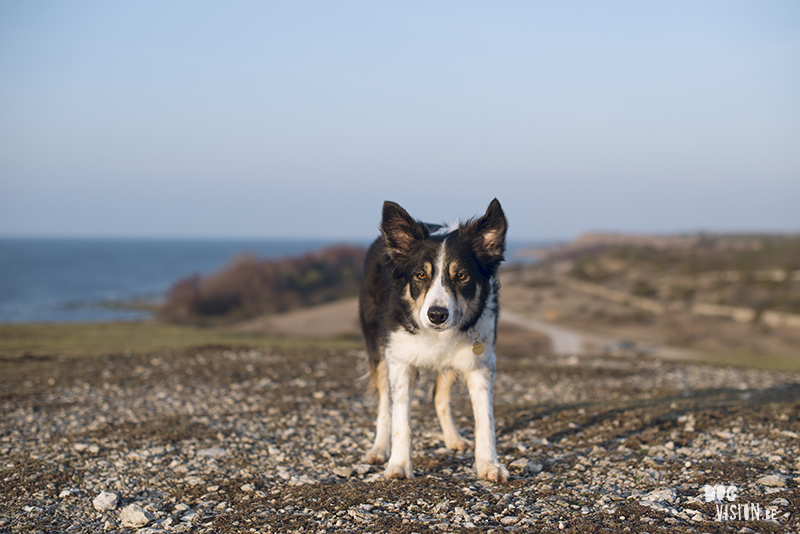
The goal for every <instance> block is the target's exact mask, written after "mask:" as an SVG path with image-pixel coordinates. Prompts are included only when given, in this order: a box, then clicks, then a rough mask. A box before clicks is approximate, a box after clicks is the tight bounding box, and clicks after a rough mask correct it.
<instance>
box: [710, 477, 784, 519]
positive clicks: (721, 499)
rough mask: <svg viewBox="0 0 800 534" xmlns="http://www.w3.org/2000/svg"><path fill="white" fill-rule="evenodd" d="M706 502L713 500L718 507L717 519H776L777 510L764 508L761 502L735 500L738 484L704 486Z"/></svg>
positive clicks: (737, 493)
mask: <svg viewBox="0 0 800 534" xmlns="http://www.w3.org/2000/svg"><path fill="white" fill-rule="evenodd" d="M703 494H704V497H705V501H706V502H713V503H714V504H715V506H716V508H717V517H716V519H717V521H761V520H764V521H769V520H774V519H775V511H774V510H768V509H766V508H762V507H761V505H760V504H759V503H753V502H735V501H736V498H737V497H738V496H739V490H738V488H737V487H736V486H726V485H724V484H717V485H716V486H703Z"/></svg>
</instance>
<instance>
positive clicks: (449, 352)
mask: <svg viewBox="0 0 800 534" xmlns="http://www.w3.org/2000/svg"><path fill="white" fill-rule="evenodd" d="M472 345H473V341H471V340H470V339H469V338H468V337H466V336H465V335H464V334H462V333H461V332H428V331H425V330H421V331H418V333H416V334H411V333H409V332H407V331H405V330H402V331H396V332H393V333H391V334H390V335H389V343H388V344H387V346H386V358H387V359H388V360H390V361H393V362H397V363H404V364H407V365H413V366H415V367H424V368H430V369H437V370H443V369H455V370H459V371H469V370H472V369H476V368H478V367H484V366H485V365H486V358H487V357H491V356H490V354H486V353H485V354H482V355H478V354H475V353H474V352H473V351H472ZM488 352H491V351H487V353H488Z"/></svg>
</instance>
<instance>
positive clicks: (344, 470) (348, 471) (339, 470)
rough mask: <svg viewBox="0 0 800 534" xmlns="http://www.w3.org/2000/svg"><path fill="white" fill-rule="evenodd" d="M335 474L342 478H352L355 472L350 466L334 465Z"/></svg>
mask: <svg viewBox="0 0 800 534" xmlns="http://www.w3.org/2000/svg"><path fill="white" fill-rule="evenodd" d="M333 474H334V475H336V476H339V477H342V478H350V475H352V474H353V469H352V468H350V467H334V468H333Z"/></svg>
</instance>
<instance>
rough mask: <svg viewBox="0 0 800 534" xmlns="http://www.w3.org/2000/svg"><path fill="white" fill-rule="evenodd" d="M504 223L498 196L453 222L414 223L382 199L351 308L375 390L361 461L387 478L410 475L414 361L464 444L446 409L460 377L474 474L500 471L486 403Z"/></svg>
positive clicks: (499, 475)
mask: <svg viewBox="0 0 800 534" xmlns="http://www.w3.org/2000/svg"><path fill="white" fill-rule="evenodd" d="M507 227H508V223H507V222H506V217H505V215H504V214H503V210H502V208H501V207H500V203H499V202H498V201H497V199H494V200H493V201H492V202H491V204H489V209H487V210H486V214H485V215H483V216H482V217H480V218H479V219H475V220H470V221H468V222H466V223H462V224H458V225H454V226H451V227H444V226H440V225H434V224H426V223H423V222H420V221H416V220H414V219H412V218H411V216H410V215H409V214H408V213H407V212H406V211H405V210H404V209H403V208H401V207H400V206H399V205H397V204H395V203H394V202H385V203H384V205H383V220H382V222H381V234H382V235H381V237H379V238H378V239H377V240H376V241H375V242H374V243H373V244H372V246H371V247H370V249H369V251H368V252H367V258H366V262H365V268H364V282H363V285H362V287H361V294H360V298H359V316H360V319H361V327H362V329H363V331H364V338H365V340H366V344H367V353H368V357H369V373H370V374H369V376H370V379H371V381H372V384H373V385H374V386H375V388H376V389H377V392H378V421H377V431H376V436H375V445H374V446H373V447H372V449H370V451H369V452H368V453H367V454H366V457H365V459H366V461H367V462H369V463H372V464H382V463H384V462H385V461H386V460H388V461H389V464H388V465H387V466H386V471H385V472H384V476H385V477H386V478H411V477H413V476H414V471H413V468H412V464H411V428H410V423H411V421H410V418H411V389H412V383H413V380H414V377H415V376H416V370H417V368H428V369H435V370H436V371H438V376H437V379H436V390H435V394H434V403H435V405H436V414H437V415H438V417H439V422H440V423H441V426H442V433H443V435H444V442H445V445H446V446H447V447H448V448H449V449H455V450H466V449H468V448H470V447H471V446H472V444H471V443H470V442H468V441H467V440H465V439H464V438H463V437H461V435H460V434H459V432H458V429H456V425H455V422H454V421H453V416H452V413H451V410H450V386H452V384H453V382H454V381H455V380H456V378H458V376H462V377H463V378H464V379H465V380H466V383H467V386H468V389H469V394H470V398H471V400H472V410H473V413H474V416H475V467H476V469H477V471H478V477H479V478H483V479H487V480H492V481H495V482H505V481H506V479H507V477H508V470H507V469H506V468H505V467H504V466H503V465H502V464H500V462H499V461H498V460H497V450H496V447H495V430H494V410H493V407H492V386H493V384H494V375H495V353H494V347H495V339H496V334H495V331H496V327H497V315H498V310H499V308H498V301H497V297H498V290H499V287H500V284H499V282H498V279H497V270H498V267H499V266H500V263H501V262H502V261H503V253H504V252H505V238H506V229H507ZM390 392H391V412H390V405H389V398H390ZM390 436H391V456H389V448H390Z"/></svg>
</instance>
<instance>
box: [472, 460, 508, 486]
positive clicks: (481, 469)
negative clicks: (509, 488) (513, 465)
mask: <svg viewBox="0 0 800 534" xmlns="http://www.w3.org/2000/svg"><path fill="white" fill-rule="evenodd" d="M477 467H478V478H480V479H483V480H489V481H491V482H497V483H498V484H504V483H505V482H507V481H508V469H506V468H505V466H504V465H503V464H500V463H492V462H488V463H485V464H479V465H478V466H477Z"/></svg>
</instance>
